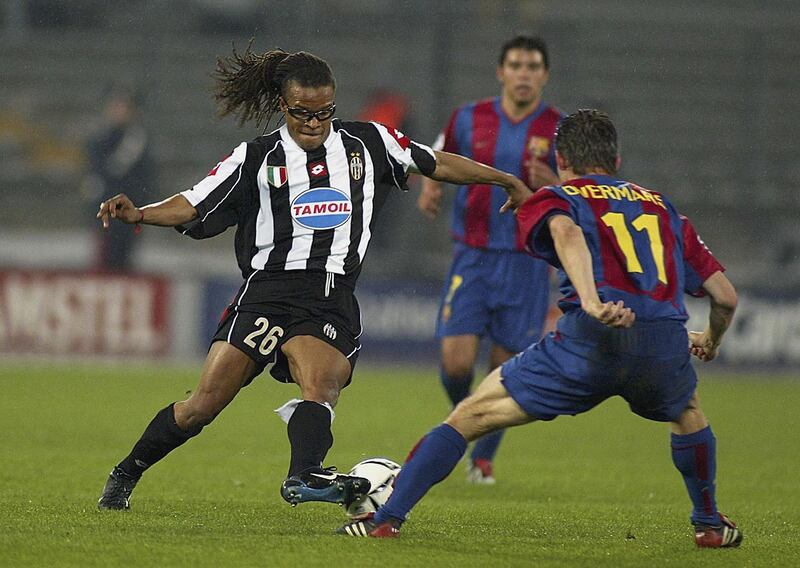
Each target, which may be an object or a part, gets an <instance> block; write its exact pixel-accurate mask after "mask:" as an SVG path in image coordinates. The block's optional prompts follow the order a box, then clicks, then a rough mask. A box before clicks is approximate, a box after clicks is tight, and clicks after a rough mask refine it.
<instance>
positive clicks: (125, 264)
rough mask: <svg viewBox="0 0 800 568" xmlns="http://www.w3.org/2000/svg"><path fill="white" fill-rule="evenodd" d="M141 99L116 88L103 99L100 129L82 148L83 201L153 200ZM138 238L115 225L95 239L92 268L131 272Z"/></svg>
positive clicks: (131, 90) (133, 92)
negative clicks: (84, 161)
mask: <svg viewBox="0 0 800 568" xmlns="http://www.w3.org/2000/svg"><path fill="white" fill-rule="evenodd" d="M140 99H141V95H140V94H139V92H138V91H137V90H136V88H135V87H132V86H129V85H114V86H112V87H111V88H110V89H109V91H108V93H107V96H106V102H105V106H104V111H103V125H102V127H101V128H100V130H99V131H98V132H96V133H95V134H94V135H92V136H91V138H90V139H89V141H88V143H87V145H86V155H87V161H88V172H87V175H86V177H85V178H84V180H83V182H82V184H81V194H82V196H83V198H84V199H85V200H86V201H87V202H89V203H91V204H92V206H93V207H95V209H92V215H93V216H94V214H95V213H96V212H97V210H96V207H97V203H98V201H101V202H102V201H106V200H108V199H111V198H112V197H114V196H115V195H118V194H120V193H124V194H126V195H128V196H129V197H130V198H131V199H132V200H134V201H136V202H142V201H145V200H148V199H152V198H153V197H154V196H155V188H154V187H153V184H154V182H155V175H154V164H153V160H152V156H151V153H150V138H149V136H148V134H147V131H146V130H145V128H144V126H143V125H142V121H141V114H140ZM136 237H137V236H136V235H135V233H134V231H133V230H132V229H131V227H125V226H123V225H114V226H112V227H110V228H109V230H108V231H100V232H99V233H98V236H97V239H96V243H97V249H96V252H95V256H94V261H93V265H94V266H93V267H94V268H96V269H98V270H103V271H111V272H122V271H128V270H130V269H131V267H132V264H133V256H134V250H135V248H136V243H137V238H136Z"/></svg>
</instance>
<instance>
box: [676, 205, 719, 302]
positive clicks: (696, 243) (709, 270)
mask: <svg viewBox="0 0 800 568" xmlns="http://www.w3.org/2000/svg"><path fill="white" fill-rule="evenodd" d="M680 219H681V231H682V232H683V235H682V236H683V268H684V274H685V275H686V281H685V283H684V288H683V290H684V292H686V293H687V294H689V295H691V296H695V297H698V298H699V297H702V296H705V292H704V291H703V282H705V281H706V280H708V277H709V276H711V275H712V274H714V273H715V272H724V271H725V267H724V266H722V264H721V263H720V262H719V261H718V260H717V259H716V258H714V255H713V254H711V251H710V250H708V247H707V246H706V244H705V243H704V242H703V239H701V238H700V235H698V234H697V231H695V229H694V227H693V226H692V223H691V221H689V219H688V218H687V217H684V216H683V215H681V216H680Z"/></svg>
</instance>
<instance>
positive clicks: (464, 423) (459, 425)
mask: <svg viewBox="0 0 800 568" xmlns="http://www.w3.org/2000/svg"><path fill="white" fill-rule="evenodd" d="M486 410H487V409H486V408H485V405H484V404H483V403H482V402H480V401H476V400H474V398H473V397H468V398H466V399H464V400H463V401H461V402H460V403H459V404H458V405H457V406H456V407H455V408H454V409H453V412H451V413H450V416H448V417H447V420H445V422H446V423H447V424H449V425H450V426H452V427H453V428H455V429H456V430H458V432H459V433H460V434H461V435H462V436H464V438H465V439H466V440H467V441H468V442H471V441H473V440H476V439H478V438H480V437H481V436H483V435H484V434H486V433H488V432H491V431H492V430H493V427H492V422H491V420H490V417H489V415H488V413H487V412H486Z"/></svg>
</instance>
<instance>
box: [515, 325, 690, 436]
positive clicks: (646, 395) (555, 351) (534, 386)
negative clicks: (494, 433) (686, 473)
mask: <svg viewBox="0 0 800 568" xmlns="http://www.w3.org/2000/svg"><path fill="white" fill-rule="evenodd" d="M688 344H689V339H688V336H687V332H686V327H685V326H684V325H683V322H680V321H675V320H665V321H659V322H637V323H636V324H634V326H633V327H631V328H630V329H611V328H609V327H606V326H603V325H602V324H600V323H599V322H597V321H596V320H594V319H592V318H590V317H589V316H588V315H587V314H586V312H583V311H582V310H575V311H573V312H569V313H568V314H565V315H564V316H562V318H561V319H560V320H559V322H558V328H557V330H556V331H555V332H553V333H550V334H548V335H547V337H545V338H544V339H542V340H541V341H540V342H538V343H536V344H534V345H531V346H530V347H529V348H528V349H526V350H525V351H524V352H522V353H520V354H519V355H517V356H516V357H515V358H513V359H511V360H510V361H508V362H507V363H505V364H504V365H503V366H502V368H501V371H500V373H501V376H502V382H503V386H505V388H506V390H507V391H508V393H509V394H510V395H511V398H513V399H514V400H515V401H516V402H517V404H519V405H520V406H521V407H522V408H523V410H525V412H527V413H528V414H530V415H531V416H533V417H534V418H537V419H539V420H552V419H554V418H556V417H557V416H560V415H563V414H568V415H575V414H580V413H581V412H586V411H587V410H590V409H591V408H593V407H595V406H597V405H598V404H600V403H601V402H603V401H604V400H605V399H607V398H609V397H612V396H615V395H618V396H621V397H622V398H624V399H625V400H626V401H627V402H628V404H629V405H630V407H631V410H632V411H633V412H635V413H636V414H638V415H639V416H642V417H644V418H647V419H650V420H656V421H659V422H669V421H674V420H676V419H677V418H678V417H679V416H680V415H681V413H682V412H683V411H684V410H685V409H686V406H687V405H688V403H689V400H690V399H691V398H692V395H693V394H694V390H695V387H696V386H697V375H696V374H695V372H694V368H693V367H692V364H691V362H690V360H689V351H688Z"/></svg>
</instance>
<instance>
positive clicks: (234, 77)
mask: <svg viewBox="0 0 800 568" xmlns="http://www.w3.org/2000/svg"><path fill="white" fill-rule="evenodd" d="M252 45H253V40H250V43H249V44H248V45H247V49H246V50H245V52H244V53H239V52H237V51H236V47H234V48H233V54H232V55H230V56H228V57H224V58H223V57H220V58H217V67H216V69H215V71H214V79H215V80H216V83H217V85H216V89H215V92H214V99H215V100H216V101H217V103H218V104H219V110H218V112H219V115H220V116H227V115H229V114H234V115H237V116H238V121H237V122H238V124H239V126H243V125H244V123H245V122H248V121H250V120H255V122H256V126H261V124H269V123H270V121H271V120H272V117H273V116H274V115H275V114H276V113H277V112H278V111H279V110H280V98H281V96H283V94H284V91H285V89H286V85H287V83H288V82H289V81H296V82H297V83H298V84H300V85H301V86H303V87H325V86H328V85H330V86H332V87H334V88H335V87H336V82H335V81H334V79H333V73H332V72H331V68H330V67H329V66H328V64H327V63H326V62H325V61H324V60H322V59H320V58H319V57H317V56H316V55H313V54H311V53H308V52H306V51H298V52H296V53H287V52H285V51H283V50H282V49H273V50H272V51H268V52H266V53H263V54H258V53H253V51H252V50H251V48H252Z"/></svg>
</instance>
